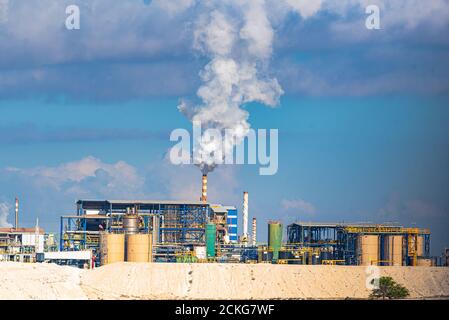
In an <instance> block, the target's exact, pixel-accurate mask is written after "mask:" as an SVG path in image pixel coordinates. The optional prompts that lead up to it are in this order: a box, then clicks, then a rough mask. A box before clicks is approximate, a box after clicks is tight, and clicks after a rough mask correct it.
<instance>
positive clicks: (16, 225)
mask: <svg viewBox="0 0 449 320" xmlns="http://www.w3.org/2000/svg"><path fill="white" fill-rule="evenodd" d="M14 228H15V229H16V230H17V229H18V228H19V198H17V197H16V221H15V225H14Z"/></svg>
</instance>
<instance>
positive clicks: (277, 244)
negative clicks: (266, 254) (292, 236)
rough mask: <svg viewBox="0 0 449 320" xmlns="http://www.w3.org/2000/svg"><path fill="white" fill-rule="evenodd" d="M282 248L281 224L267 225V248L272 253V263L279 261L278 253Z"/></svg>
mask: <svg viewBox="0 0 449 320" xmlns="http://www.w3.org/2000/svg"><path fill="white" fill-rule="evenodd" d="M281 246H282V224H281V223H279V222H270V223H268V248H269V250H270V251H272V252H273V258H272V261H274V262H277V261H278V260H279V251H280V250H281Z"/></svg>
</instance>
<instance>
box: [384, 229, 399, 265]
mask: <svg viewBox="0 0 449 320" xmlns="http://www.w3.org/2000/svg"><path fill="white" fill-rule="evenodd" d="M402 247H403V244H402V236H400V235H389V236H385V238H384V258H383V260H388V261H389V265H390V266H402V254H403V251H402Z"/></svg>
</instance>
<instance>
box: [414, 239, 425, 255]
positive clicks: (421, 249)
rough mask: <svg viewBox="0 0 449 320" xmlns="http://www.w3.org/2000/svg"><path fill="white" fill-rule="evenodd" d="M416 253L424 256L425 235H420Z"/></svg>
mask: <svg viewBox="0 0 449 320" xmlns="http://www.w3.org/2000/svg"><path fill="white" fill-rule="evenodd" d="M416 254H417V256H418V257H422V256H424V237H423V236H418V241H417V249H416Z"/></svg>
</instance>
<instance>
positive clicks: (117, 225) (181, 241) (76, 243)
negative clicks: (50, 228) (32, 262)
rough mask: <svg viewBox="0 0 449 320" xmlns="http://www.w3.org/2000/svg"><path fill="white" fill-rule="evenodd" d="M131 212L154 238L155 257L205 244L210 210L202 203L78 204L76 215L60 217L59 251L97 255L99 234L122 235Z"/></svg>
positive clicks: (81, 202)
mask: <svg viewBox="0 0 449 320" xmlns="http://www.w3.org/2000/svg"><path fill="white" fill-rule="evenodd" d="M130 208H132V209H133V210H134V211H135V212H137V213H138V215H139V218H140V219H141V221H140V222H139V230H140V232H143V233H150V232H151V233H153V234H154V239H155V241H154V245H155V248H156V251H157V252H156V253H155V256H156V257H158V256H161V257H165V256H168V255H170V256H171V255H174V254H175V253H176V252H179V250H180V249H179V248H180V247H182V246H192V245H195V244H204V235H205V225H206V223H207V220H208V217H209V214H210V206H209V204H207V203H203V202H182V201H151V200H145V201H121V200H104V201H103V200H79V201H78V202H77V214H76V215H68V216H62V217H61V223H60V232H61V235H62V236H61V239H60V249H61V250H86V249H92V250H93V251H98V248H99V238H100V232H102V231H106V232H111V233H122V232H123V231H124V230H123V222H122V219H123V217H124V216H125V215H126V214H127V212H128V211H129V209H130Z"/></svg>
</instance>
